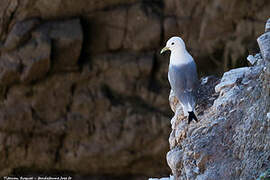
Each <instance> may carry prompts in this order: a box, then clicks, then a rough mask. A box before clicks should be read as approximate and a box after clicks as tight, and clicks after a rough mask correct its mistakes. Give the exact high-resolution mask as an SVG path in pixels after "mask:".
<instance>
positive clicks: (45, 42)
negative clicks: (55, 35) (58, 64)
mask: <svg viewBox="0 0 270 180" xmlns="http://www.w3.org/2000/svg"><path fill="white" fill-rule="evenodd" d="M17 58H18V59H20V60H21V62H22V66H23V70H22V75H21V81H22V82H33V81H36V80H39V79H42V78H44V77H45V76H46V74H47V73H48V72H49V70H50V65H51V59H50V58H51V41H50V39H49V38H48V37H46V36H40V37H37V38H33V39H31V40H30V41H29V42H28V43H27V44H25V46H23V47H22V48H20V49H19V50H18V52H17Z"/></svg>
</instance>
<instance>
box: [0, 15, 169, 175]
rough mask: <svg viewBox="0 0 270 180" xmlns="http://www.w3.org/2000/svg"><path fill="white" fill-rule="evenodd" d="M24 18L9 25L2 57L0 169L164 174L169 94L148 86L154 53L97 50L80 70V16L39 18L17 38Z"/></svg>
mask: <svg viewBox="0 0 270 180" xmlns="http://www.w3.org/2000/svg"><path fill="white" fill-rule="evenodd" d="M29 21H30V22H32V20H31V19H28V20H27V21H20V22H19V24H16V25H14V27H13V28H12V30H11V34H9V35H8V37H9V40H8V41H6V42H9V43H7V44H12V46H10V47H12V48H5V47H6V46H7V45H5V46H4V47H3V49H2V50H3V51H2V54H1V58H0V59H1V61H0V62H1V69H0V70H1V73H0V74H1V88H2V89H1V90H2V97H1V108H0V134H1V146H2V147H3V148H1V150H0V154H2V156H1V157H4V158H2V159H1V160H0V161H1V164H2V165H1V167H0V169H1V171H0V174H1V175H7V174H11V173H12V174H39V173H41V174H44V173H45V174H46V173H48V174H53V173H54V172H58V173H59V172H68V174H71V175H73V176H74V175H88V177H87V178H93V179H94V178H95V177H96V175H99V176H101V178H102V176H104V177H106V176H109V175H110V176H112V177H114V176H115V178H116V179H118V178H120V177H124V176H126V175H129V176H130V178H132V177H137V176H140V177H141V176H151V175H153V174H156V173H157V172H158V173H159V174H165V173H166V172H168V169H167V168H165V159H164V156H165V153H166V150H167V149H168V143H167V140H166V139H167V138H166V137H167V136H166V134H167V132H168V128H169V126H168V124H169V122H168V121H167V119H168V113H167V111H166V110H167V109H166V108H161V107H164V104H167V101H166V100H165V99H163V98H161V97H160V94H165V93H166V91H165V90H159V91H156V92H153V91H150V90H149V87H150V82H149V81H150V80H149V78H154V77H152V73H153V66H154V59H155V55H154V53H153V52H149V53H141V54H137V53H120V52H119V53H108V54H103V55H96V56H92V58H91V62H83V64H82V66H81V67H79V63H78V60H79V56H80V53H81V48H82V44H83V42H82V40H83V32H82V28H81V24H80V21H79V20H78V19H71V20H63V21H39V24H38V25H36V27H35V28H28V30H27V31H26V30H25V32H23V33H24V34H27V37H25V38H22V37H20V36H19V35H20V33H19V35H17V34H15V35H16V36H15V35H14V31H15V30H13V29H14V28H15V29H18V27H19V26H22V27H26V26H28V24H29ZM33 21H34V20H33ZM24 23H26V24H24ZM23 30H24V29H23ZM16 31H17V30H16ZM13 36H14V37H13ZM21 39H23V40H21ZM12 41H13V42H12ZM142 147H145V148H142ZM153 163H154V164H153ZM145 168H147V172H144V171H145Z"/></svg>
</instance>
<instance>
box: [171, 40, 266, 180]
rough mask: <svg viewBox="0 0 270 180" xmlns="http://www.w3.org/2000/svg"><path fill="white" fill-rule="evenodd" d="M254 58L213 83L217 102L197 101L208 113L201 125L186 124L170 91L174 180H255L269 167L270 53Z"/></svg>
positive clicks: (201, 116) (213, 93)
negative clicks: (263, 56) (253, 61)
mask: <svg viewBox="0 0 270 180" xmlns="http://www.w3.org/2000/svg"><path fill="white" fill-rule="evenodd" d="M268 38H269V37H268ZM264 45H267V46H268V47H270V44H264ZM262 49H267V48H262ZM254 58H255V59H256V65H255V66H251V67H243V68H238V69H232V70H230V71H228V72H226V73H225V74H224V75H223V77H222V79H221V80H220V82H219V83H218V84H217V85H216V86H215V84H216V83H211V82H210V84H211V85H212V89H213V90H214V88H215V91H212V93H211V92H210V93H209V94H212V95H211V96H212V97H213V98H214V99H215V100H214V103H213V101H211V99H213V98H209V96H208V98H207V99H209V100H208V102H207V100H204V102H207V105H208V106H204V105H202V104H201V102H199V105H198V107H200V109H203V111H204V114H199V116H198V119H199V122H198V123H191V124H190V125H188V124H187V120H186V119H185V118H184V117H183V115H182V110H181V106H180V105H179V103H178V102H177V100H176V98H175V97H174V96H173V94H171V97H170V102H171V106H172V110H173V111H174V112H175V116H174V117H173V118H172V120H171V123H172V132H171V135H170V138H169V142H170V148H171V150H170V151H169V152H168V153H167V161H168V165H169V166H170V168H171V169H172V172H173V175H174V177H175V179H177V180H178V179H179V180H180V179H196V180H206V179H207V180H216V179H224V180H225V179H226V180H227V179H245V180H249V179H250V180H251V179H256V178H257V177H259V175H260V174H261V173H262V172H264V171H265V170H267V169H269V168H270V119H269V117H268V115H267V114H268V113H269V112H270V94H269V90H270V88H269V83H270V81H269V80H270V79H269V77H270V61H269V60H270V56H267V57H266V58H264V59H263V58H262V56H260V55H256V56H255V57H254ZM207 84H208V82H206V83H204V84H202V87H201V88H203V89H205V88H204V87H205V86H206V85H207ZM199 91H200V90H199ZM216 94H217V95H218V97H215V96H216ZM205 95H207V94H205V93H203V94H200V97H202V98H204V97H205ZM199 113H200V110H199Z"/></svg>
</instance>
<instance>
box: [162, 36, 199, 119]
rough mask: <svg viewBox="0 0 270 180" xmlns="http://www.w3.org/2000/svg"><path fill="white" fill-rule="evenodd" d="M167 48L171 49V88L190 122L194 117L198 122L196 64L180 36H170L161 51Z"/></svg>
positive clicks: (169, 76)
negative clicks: (196, 111) (196, 109)
mask: <svg viewBox="0 0 270 180" xmlns="http://www.w3.org/2000/svg"><path fill="white" fill-rule="evenodd" d="M167 50H170V51H171V55H170V64H169V72H168V79H169V82H170V85H171V89H172V91H173V93H174V94H175V96H176V97H177V98H178V100H179V101H180V103H181V105H182V107H183V111H184V116H188V123H190V122H191V121H192V119H194V120H195V121H197V122H198V119H197V117H196V115H195V113H194V112H195V106H196V91H197V86H198V75H197V69H196V64H195V62H194V60H193V58H192V56H191V55H190V54H189V53H188V51H187V50H186V46H185V43H184V41H183V40H182V39H181V38H180V37H172V38H170V39H169V40H168V41H167V43H166V46H165V47H164V48H163V49H162V50H161V51H160V53H161V54H162V53H163V52H165V51H167Z"/></svg>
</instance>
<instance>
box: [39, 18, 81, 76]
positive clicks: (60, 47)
mask: <svg viewBox="0 0 270 180" xmlns="http://www.w3.org/2000/svg"><path fill="white" fill-rule="evenodd" d="M47 29H48V36H49V38H50V39H51V40H52V42H53V46H52V65H53V69H54V70H55V71H64V70H70V69H71V70H72V69H76V68H77V67H76V66H77V63H78V60H79V57H80V54H81V49H82V41H83V33H82V28H81V24H80V20H79V19H71V20H66V21H55V22H48V23H45V24H44V25H43V26H41V27H40V29H38V30H37V31H38V32H39V31H41V32H44V31H46V30H47ZM34 33H35V32H34Z"/></svg>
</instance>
